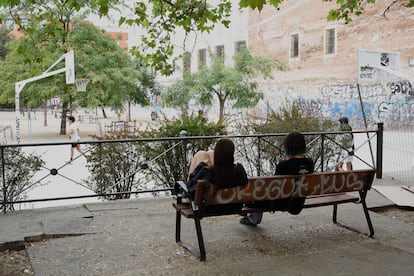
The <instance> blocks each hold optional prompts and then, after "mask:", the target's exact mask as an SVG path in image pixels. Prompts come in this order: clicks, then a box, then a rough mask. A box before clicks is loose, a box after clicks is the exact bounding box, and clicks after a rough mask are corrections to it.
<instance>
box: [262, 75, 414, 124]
mask: <svg viewBox="0 0 414 276" xmlns="http://www.w3.org/2000/svg"><path fill="white" fill-rule="evenodd" d="M359 92H360V94H359ZM359 92H358V86H357V84H340V85H336V84H335V85H325V86H322V87H302V86H298V87H294V86H290V87H280V86H278V87H271V86H270V85H269V86H267V88H265V95H266V96H265V98H266V101H262V102H261V103H260V104H259V105H258V106H257V107H256V110H255V114H256V115H258V116H263V115H265V114H266V111H267V109H268V108H271V109H272V110H274V111H280V110H283V109H289V108H290V107H291V106H292V105H295V106H298V107H299V108H300V109H301V110H302V111H303V112H304V114H311V115H313V116H317V117H324V118H331V119H332V120H335V121H336V120H337V118H338V117H339V116H347V117H348V118H349V119H350V121H351V122H352V125H353V126H354V128H364V127H365V120H366V122H367V125H368V126H372V125H373V124H376V123H377V122H384V124H385V125H386V126H388V127H405V126H414V87H413V84H411V83H410V82H409V81H407V80H403V81H392V82H388V83H375V84H368V85H360V86H359ZM360 95H361V98H360ZM361 101H362V108H361Z"/></svg>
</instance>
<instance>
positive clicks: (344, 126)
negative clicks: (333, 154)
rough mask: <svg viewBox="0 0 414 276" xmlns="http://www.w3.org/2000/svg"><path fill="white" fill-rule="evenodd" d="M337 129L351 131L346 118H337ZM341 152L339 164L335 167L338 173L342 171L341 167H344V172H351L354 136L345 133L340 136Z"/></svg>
mask: <svg viewBox="0 0 414 276" xmlns="http://www.w3.org/2000/svg"><path fill="white" fill-rule="evenodd" d="M338 121H339V129H340V130H341V131H352V127H351V126H350V125H349V122H348V118H347V117H341V118H339V120H338ZM340 138H341V141H340V143H341V146H342V147H341V150H340V153H339V162H338V165H337V169H338V171H344V168H343V165H344V164H345V165H346V170H347V171H351V170H352V161H353V159H354V149H355V146H354V135H353V134H352V133H345V134H342V135H341V137H340Z"/></svg>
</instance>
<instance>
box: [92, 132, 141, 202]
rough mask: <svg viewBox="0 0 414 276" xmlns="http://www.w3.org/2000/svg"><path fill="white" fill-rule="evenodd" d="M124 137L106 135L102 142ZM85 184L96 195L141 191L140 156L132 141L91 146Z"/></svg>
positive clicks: (119, 195) (127, 195)
mask: <svg viewBox="0 0 414 276" xmlns="http://www.w3.org/2000/svg"><path fill="white" fill-rule="evenodd" d="M123 138H126V137H125V135H123V134H119V135H116V136H113V135H111V136H109V135H108V136H105V137H104V139H105V140H114V139H123ZM91 147H92V148H91V150H90V158H88V164H87V167H88V170H89V172H90V174H91V175H90V177H89V178H88V179H87V180H85V182H86V185H87V186H88V187H89V188H90V189H92V190H93V191H95V192H96V193H120V192H128V191H132V190H138V189H139V188H142V184H141V183H140V182H139V176H138V172H139V171H140V169H141V162H140V161H141V159H142V156H141V154H140V151H139V148H140V147H139V146H138V144H137V143H134V142H124V143H122V142H114V143H102V144H96V145H92V146H91ZM129 197H130V194H118V195H114V196H106V197H105V199H110V200H112V199H123V198H129Z"/></svg>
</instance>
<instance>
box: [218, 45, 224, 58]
mask: <svg viewBox="0 0 414 276" xmlns="http://www.w3.org/2000/svg"><path fill="white" fill-rule="evenodd" d="M216 56H217V57H219V58H221V60H222V61H223V62H224V45H219V46H216Z"/></svg>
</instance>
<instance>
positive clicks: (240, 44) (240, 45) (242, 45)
mask: <svg viewBox="0 0 414 276" xmlns="http://www.w3.org/2000/svg"><path fill="white" fill-rule="evenodd" d="M243 48H246V41H244V40H241V41H237V42H236V43H234V50H235V51H236V53H238V52H240V51H241V49H243Z"/></svg>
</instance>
